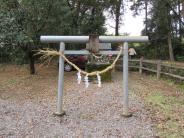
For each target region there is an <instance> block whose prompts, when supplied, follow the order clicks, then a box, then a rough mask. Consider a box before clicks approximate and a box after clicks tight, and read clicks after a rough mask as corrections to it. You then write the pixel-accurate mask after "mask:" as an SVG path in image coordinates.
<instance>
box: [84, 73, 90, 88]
mask: <svg viewBox="0 0 184 138" xmlns="http://www.w3.org/2000/svg"><path fill="white" fill-rule="evenodd" d="M84 82H85V86H86V88H88V87H89V80H88V76H87V75H86V76H85V77H84Z"/></svg>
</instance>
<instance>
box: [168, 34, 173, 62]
mask: <svg viewBox="0 0 184 138" xmlns="http://www.w3.org/2000/svg"><path fill="white" fill-rule="evenodd" d="M167 42H168V46H169V57H170V60H171V61H174V54H173V46H172V41H171V33H170V32H169V33H168V39H167Z"/></svg>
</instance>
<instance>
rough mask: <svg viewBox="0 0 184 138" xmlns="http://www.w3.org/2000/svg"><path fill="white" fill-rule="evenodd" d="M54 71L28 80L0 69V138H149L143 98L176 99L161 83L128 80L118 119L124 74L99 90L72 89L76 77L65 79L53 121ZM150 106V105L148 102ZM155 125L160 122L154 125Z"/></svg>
mask: <svg viewBox="0 0 184 138" xmlns="http://www.w3.org/2000/svg"><path fill="white" fill-rule="evenodd" d="M57 75H58V72H57V68H56V67H53V66H52V67H42V68H39V67H37V73H36V75H29V70H28V69H27V66H26V65H25V66H13V65H7V66H5V65H3V66H2V65H1V66H0V137H3V138H4V137H5V138H6V137H13V138H14V137H16V138H17V137H18V138H21V137H28V138H32V137H46V138H50V137H52V138H53V137H58V138H60V137H64V138H66V137H69V138H70V137H87V138H88V137H99V138H101V137H123V138H137V137H141V138H152V137H155V136H157V133H156V132H155V129H154V128H155V125H154V123H155V122H153V120H154V119H155V118H152V116H151V115H154V114H153V113H154V111H158V110H151V109H150V108H149V106H147V104H146V102H144V101H143V99H145V95H146V93H147V94H148V96H149V93H150V92H153V91H161V92H164V93H165V94H167V96H173V93H174V96H176V95H177V94H178V91H177V88H176V87H173V86H170V85H169V84H168V83H166V82H164V81H162V80H161V81H157V80H155V79H153V78H150V77H146V76H140V75H139V74H138V73H135V72H131V73H130V75H129V78H130V79H129V82H130V85H129V92H130V101H129V103H130V111H131V112H132V113H133V116H132V117H130V118H124V117H122V109H123V104H122V99H123V93H122V72H115V73H114V74H113V82H111V83H103V82H102V83H103V84H102V88H98V87H97V85H96V84H90V86H89V88H88V89H85V88H84V84H81V85H78V84H77V83H76V72H70V73H65V81H64V103H63V108H64V110H65V111H66V115H65V116H64V117H57V116H54V115H53V112H55V109H56V95H57ZM148 102H149V99H148ZM157 122H158V121H157Z"/></svg>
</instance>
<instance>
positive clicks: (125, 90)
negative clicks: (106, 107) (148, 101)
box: [123, 42, 130, 117]
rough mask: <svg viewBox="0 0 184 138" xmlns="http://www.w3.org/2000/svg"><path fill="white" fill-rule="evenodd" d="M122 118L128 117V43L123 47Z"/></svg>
mask: <svg viewBox="0 0 184 138" xmlns="http://www.w3.org/2000/svg"><path fill="white" fill-rule="evenodd" d="M123 47H124V48H123V116H125V117H129V116H130V114H129V111H128V43H127V42H125V43H124V46H123Z"/></svg>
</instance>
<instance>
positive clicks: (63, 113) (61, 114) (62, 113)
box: [53, 111, 66, 116]
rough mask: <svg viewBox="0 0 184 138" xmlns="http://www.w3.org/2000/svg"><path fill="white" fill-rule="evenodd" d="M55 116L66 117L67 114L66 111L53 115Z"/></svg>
mask: <svg viewBox="0 0 184 138" xmlns="http://www.w3.org/2000/svg"><path fill="white" fill-rule="evenodd" d="M53 115H55V116H64V115H66V113H65V111H62V112H61V113H58V112H55V113H53Z"/></svg>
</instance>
